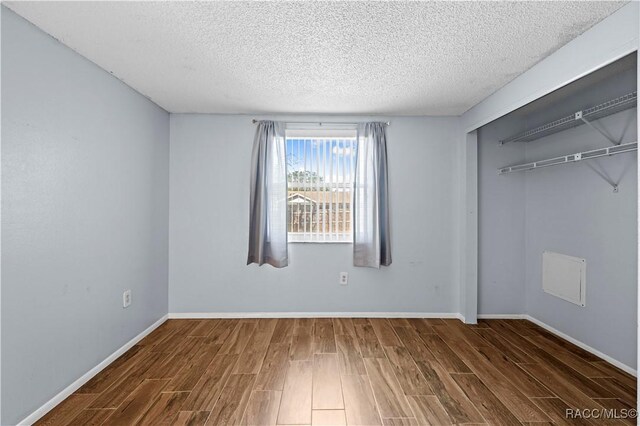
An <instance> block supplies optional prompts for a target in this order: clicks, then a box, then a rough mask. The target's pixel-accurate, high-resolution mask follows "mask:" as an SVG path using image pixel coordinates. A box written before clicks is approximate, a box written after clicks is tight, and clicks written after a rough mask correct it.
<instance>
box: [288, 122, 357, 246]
mask: <svg viewBox="0 0 640 426" xmlns="http://www.w3.org/2000/svg"><path fill="white" fill-rule="evenodd" d="M355 148H356V131H355V130H351V129H350V130H328V129H318V130H290V129H287V134H286V150H287V183H288V194H287V228H288V229H287V230H288V233H289V242H349V243H350V242H352V240H353V235H352V231H351V222H352V214H351V213H352V212H351V200H352V193H353V180H354V168H355Z"/></svg>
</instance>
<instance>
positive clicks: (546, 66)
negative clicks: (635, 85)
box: [462, 1, 640, 132]
mask: <svg viewBox="0 0 640 426" xmlns="http://www.w3.org/2000/svg"><path fill="white" fill-rule="evenodd" d="M581 5H582V6H584V5H585V3H582V4H581ZM639 36H640V2H637V1H630V2H628V3H627V4H625V5H624V6H623V7H621V8H620V9H618V10H617V11H615V12H614V13H612V14H611V15H610V16H608V17H607V18H605V19H603V20H602V21H601V22H599V23H597V24H596V25H594V26H593V27H591V28H589V29H588V30H587V31H585V32H584V33H582V34H580V36H578V37H576V38H574V39H573V40H571V41H569V42H568V43H567V44H565V45H564V46H562V47H561V48H559V49H558V50H556V51H555V52H553V53H551V54H550V55H549V56H547V57H545V58H544V59H542V60H541V61H539V62H538V63H536V64H535V65H534V66H532V67H531V68H530V69H528V70H527V71H526V72H524V73H522V74H520V75H519V76H517V77H516V78H514V79H513V80H512V81H510V82H509V83H508V84H506V85H504V86H503V87H501V88H500V89H499V90H496V91H495V92H494V93H493V94H491V96H488V97H486V98H485V99H484V100H482V102H479V103H477V104H476V105H474V106H473V108H471V109H469V110H468V111H466V112H465V113H464V114H463V115H462V122H463V128H464V131H465V132H467V131H470V130H474V129H476V128H478V127H480V126H484V125H485V124H487V123H489V122H491V121H493V120H495V119H497V118H500V117H502V116H504V115H505V114H508V113H510V112H511V111H513V110H515V109H517V108H520V107H521V106H523V105H526V104H528V103H529V102H532V101H534V100H536V99H538V98H540V97H542V96H544V95H546V94H547V93H549V92H551V91H553V90H555V89H558V88H560V87H562V86H564V85H566V84H567V83H569V82H571V81H573V80H576V79H578V78H580V77H582V76H584V75H586V74H588V73H590V72H593V71H594V70H596V69H598V68H600V67H602V66H603V65H605V64H607V63H609V62H612V61H614V60H616V59H618V58H620V57H622V56H624V55H627V54H629V53H631V52H633V51H635V50H637V49H638V42H639V38H640V37H639ZM536 40H537V37H536Z"/></svg>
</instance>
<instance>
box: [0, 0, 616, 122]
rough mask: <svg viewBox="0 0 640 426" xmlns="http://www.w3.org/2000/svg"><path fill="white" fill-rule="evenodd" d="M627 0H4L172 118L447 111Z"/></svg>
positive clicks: (477, 97)
mask: <svg viewBox="0 0 640 426" xmlns="http://www.w3.org/2000/svg"><path fill="white" fill-rule="evenodd" d="M624 3H625V2H583V1H579V2H565V1H553V2H287V3H283V2H8V3H4V4H6V5H7V6H8V7H9V8H11V9H12V10H14V11H15V12H17V13H18V14H20V15H22V16H23V17H25V18H26V19H27V20H29V21H31V22H33V23H34V24H35V25H37V26H38V27H40V28H42V29H43V30H44V31H46V32H48V33H49V34H51V35H52V36H54V37H55V38H57V39H58V40H60V41H61V42H62V43H64V44H66V45H68V46H69V47H71V48H72V49H74V50H76V51H77V52H79V53H80V54H82V55H84V56H85V57H87V58H89V59H90V60H91V61H93V62H95V63H96V64H98V65H99V66H101V67H102V68H104V69H106V70H108V71H110V72H112V73H113V74H114V75H115V76H117V77H118V78H120V79H121V80H123V81H124V82H126V83H127V84H128V85H130V86H131V87H133V88H135V89H136V90H138V91H139V92H141V93H142V94H144V95H146V96H148V97H149V98H151V99H152V100H153V101H154V102H156V103H158V104H159V105H160V106H162V107H164V108H165V109H167V110H168V111H170V112H210V113H347V114H349V113H353V114H398V115H400V114H407V115H422V114H425V115H458V114H461V113H463V112H465V111H466V110H467V109H469V108H470V107H472V106H473V105H475V104H476V103H477V102H479V101H481V100H482V99H484V98H485V97H487V96H488V95H490V94H491V93H493V92H494V91H495V90H496V89H498V88H500V87H501V86H503V85H504V84H506V83H508V82H509V81H510V80H512V79H513V78H514V77H516V76H517V75H519V74H520V73H522V72H524V71H526V70H527V69H528V68H530V67H531V66H532V65H534V64H535V63H536V62H538V61H539V60H541V59H542V58H544V57H545V56H548V55H549V54H550V53H552V52H553V51H554V50H556V49H558V48H559V47H561V46H562V45H564V44H566V43H567V42H568V41H570V40H571V39H573V38H575V37H576V36H578V35H579V34H581V33H582V32H584V31H585V30H587V29H588V28H589V27H591V26H592V25H594V24H595V23H596V22H598V21H600V20H602V19H603V18H605V17H606V16H607V15H609V14H611V13H612V12H613V11H615V10H616V9H618V8H619V7H621V6H622V5H623V4H624Z"/></svg>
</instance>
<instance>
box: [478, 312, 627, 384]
mask: <svg viewBox="0 0 640 426" xmlns="http://www.w3.org/2000/svg"><path fill="white" fill-rule="evenodd" d="M478 318H479V319H526V320H529V321H531V322H532V323H534V324H537V325H539V326H540V327H542V328H544V329H545V330H547V331H549V332H551V333H553V334H555V335H556V336H558V337H561V338H563V339H564V340H566V341H568V342H571V343H573V344H574V345H576V346H578V347H579V348H582V349H584V350H585V351H587V352H589V353H592V354H593V355H595V356H597V357H598V358H602V360H604V361H607V362H608V363H609V364H612V365H615V366H616V367H618V368H619V369H621V370H622V371H625V372H627V373H629V374H631V375H632V376H635V377H638V372H637V370H635V369H633V368H632V367H629V366H628V365H626V364H625V363H623V362H620V361H618V360H617V359H614V358H612V357H610V356H609V355H607V354H605V353H602V352H600V351H599V350H597V349H595V348H592V347H591V346H589V345H587V344H586V343H583V342H581V341H580V340H578V339H574V338H573V337H571V336H569V335H567V334H565V333H563V332H562V331H560V330H557V329H555V328H553V327H551V326H550V325H549V324H546V323H544V322H542V321H540V320H539V319H537V318H534V317H532V316H531V315H527V314H479V315H478Z"/></svg>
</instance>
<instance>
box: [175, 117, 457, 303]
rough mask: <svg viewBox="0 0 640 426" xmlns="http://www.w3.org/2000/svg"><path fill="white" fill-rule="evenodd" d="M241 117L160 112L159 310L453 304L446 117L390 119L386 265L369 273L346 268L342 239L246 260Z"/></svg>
mask: <svg viewBox="0 0 640 426" xmlns="http://www.w3.org/2000/svg"><path fill="white" fill-rule="evenodd" d="M251 118H252V117H251V116H220V115H190V114H185V115H181V114H172V115H171V178H170V180H171V196H170V198H171V204H170V205H171V208H170V255H169V259H170V266H169V277H170V279H169V282H170V284H169V300H170V306H169V310H170V312H371V311H375V312H434V313H439V312H443V313H454V312H458V300H457V299H458V290H457V282H456V281H455V279H454V238H453V237H452V236H453V235H454V225H455V217H456V215H455V206H454V202H455V195H456V193H457V191H456V190H455V188H453V185H454V181H455V175H456V173H458V171H457V170H456V167H455V164H456V163H455V155H456V146H455V144H454V143H453V142H454V137H455V135H456V130H457V126H458V119H457V118H393V119H392V123H391V126H389V128H388V134H387V135H388V158H389V185H390V189H389V194H390V206H391V212H390V215H391V238H392V250H393V264H392V265H391V266H390V267H388V268H385V267H383V268H381V269H380V270H377V269H370V268H354V267H353V266H352V246H351V245H350V244H291V245H290V260H291V261H290V266H289V267H287V268H283V269H275V268H272V267H269V266H263V267H258V266H256V265H251V266H247V265H246V255H247V232H248V221H249V216H248V215H249V204H248V203H249V195H248V194H249V169H250V162H251V149H252V143H253V135H254V131H255V126H254V125H253V124H252V123H251ZM287 118H290V117H279V119H282V120H286V119H287ZM295 119H296V120H301V119H303V120H317V119H318V117H303V118H300V117H296V118H295ZM367 119H371V118H367V117H353V120H355V121H362V120H367ZM377 119H378V120H379V119H381V118H377ZM323 120H331V118H327V117H324V118H323ZM221 159H224V161H221ZM340 271H347V272H349V285H348V286H340V285H339V284H338V274H339V272H340Z"/></svg>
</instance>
